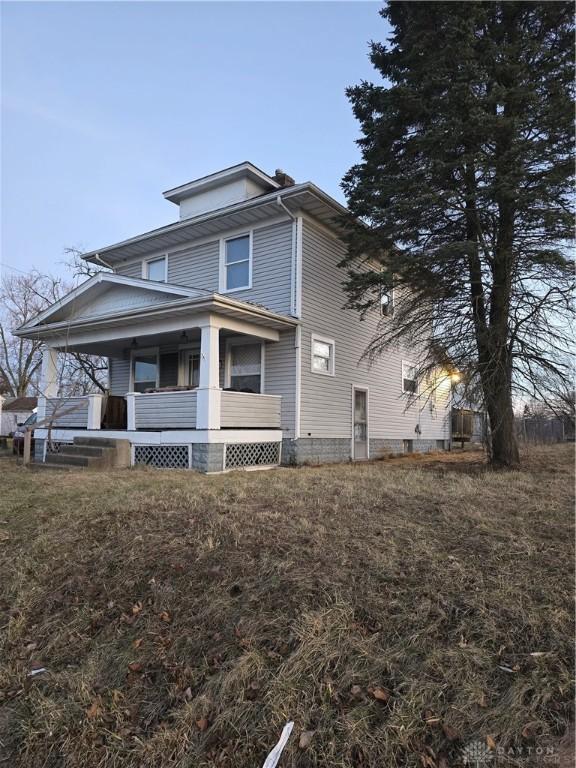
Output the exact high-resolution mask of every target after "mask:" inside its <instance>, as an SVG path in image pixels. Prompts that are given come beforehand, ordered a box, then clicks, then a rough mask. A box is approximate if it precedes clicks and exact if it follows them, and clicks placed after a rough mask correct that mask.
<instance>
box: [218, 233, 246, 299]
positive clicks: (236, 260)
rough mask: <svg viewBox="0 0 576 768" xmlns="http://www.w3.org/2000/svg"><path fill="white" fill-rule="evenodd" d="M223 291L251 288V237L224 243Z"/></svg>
mask: <svg viewBox="0 0 576 768" xmlns="http://www.w3.org/2000/svg"><path fill="white" fill-rule="evenodd" d="M223 277H224V279H223V283H224V286H223V289H224V290H225V291H238V290H240V289H242V288H250V235H242V236H241V237H234V238H232V239H230V240H225V241H224V275H223Z"/></svg>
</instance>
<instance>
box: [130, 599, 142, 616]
mask: <svg viewBox="0 0 576 768" xmlns="http://www.w3.org/2000/svg"><path fill="white" fill-rule="evenodd" d="M142 608H143V605H142V601H141V600H137V601H136V602H135V603H134V605H133V606H132V614H133V615H134V616H137V615H138V614H139V613H140V611H141V610H142Z"/></svg>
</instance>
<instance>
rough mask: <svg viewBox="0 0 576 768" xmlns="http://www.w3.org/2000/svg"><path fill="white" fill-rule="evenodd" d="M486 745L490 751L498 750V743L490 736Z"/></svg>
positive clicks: (487, 737)
mask: <svg viewBox="0 0 576 768" xmlns="http://www.w3.org/2000/svg"><path fill="white" fill-rule="evenodd" d="M486 744H487V745H488V748H489V749H496V742H495V741H494V738H493V737H492V736H490V735H488V736H486Z"/></svg>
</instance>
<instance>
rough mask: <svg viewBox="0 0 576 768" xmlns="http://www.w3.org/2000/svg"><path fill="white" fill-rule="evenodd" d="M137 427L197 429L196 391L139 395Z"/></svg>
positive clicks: (136, 399)
mask: <svg viewBox="0 0 576 768" xmlns="http://www.w3.org/2000/svg"><path fill="white" fill-rule="evenodd" d="M135 408H136V429H196V392H193V391H187V392H161V393H152V394H147V395H137V396H136V398H135Z"/></svg>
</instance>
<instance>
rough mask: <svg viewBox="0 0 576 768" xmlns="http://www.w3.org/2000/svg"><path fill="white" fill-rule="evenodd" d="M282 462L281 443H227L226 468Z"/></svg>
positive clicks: (260, 465)
mask: <svg viewBox="0 0 576 768" xmlns="http://www.w3.org/2000/svg"><path fill="white" fill-rule="evenodd" d="M279 463H280V443H227V444H226V458H225V461H224V467H225V469H235V468H240V467H273V466H276V465H278V464H279Z"/></svg>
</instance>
